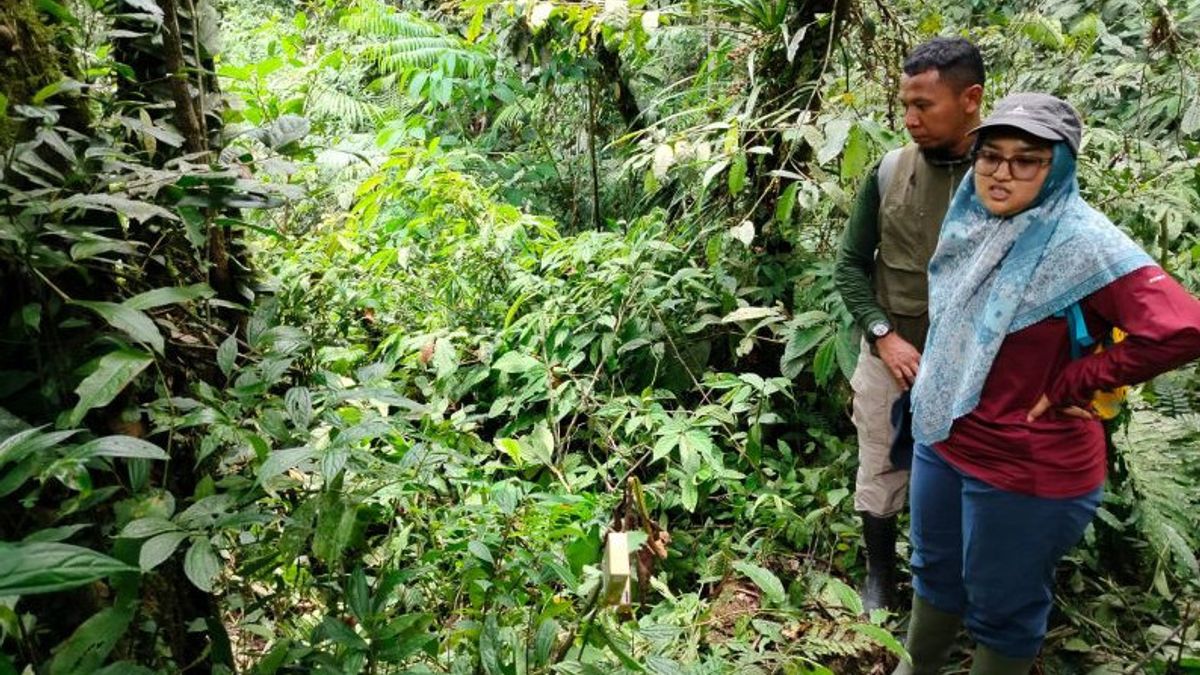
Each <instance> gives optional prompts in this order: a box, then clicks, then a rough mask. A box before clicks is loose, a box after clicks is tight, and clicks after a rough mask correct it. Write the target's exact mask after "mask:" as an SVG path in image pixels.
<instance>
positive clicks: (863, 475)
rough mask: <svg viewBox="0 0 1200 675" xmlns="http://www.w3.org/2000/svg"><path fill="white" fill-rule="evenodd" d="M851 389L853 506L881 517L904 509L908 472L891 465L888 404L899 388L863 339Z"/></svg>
mask: <svg viewBox="0 0 1200 675" xmlns="http://www.w3.org/2000/svg"><path fill="white" fill-rule="evenodd" d="M850 387H851V389H853V390H854V409H853V413H852V415H851V419H852V420H854V426H855V427H856V428H857V429H858V476H857V477H856V479H855V483H854V508H855V510H857V511H866V512H867V513H869V514H871V515H873V516H878V517H883V516H890V515H892V514H893V513H896V512H897V511H899V510H900V509H902V508H904V502H905V499H906V498H907V496H908V471H906V470H904V469H897V468H895V467H893V466H892V463H891V460H890V459H889V455H890V454H891V449H892V436H893V434H894V429H893V428H892V404H893V403H895V402H896V399H898V398H900V394H901V390H900V387H899V386H897V384H896V381H895V380H894V379H892V375H891V373H890V372H889V371H888V368H887V365H885V364H884V363H883V360H882V359H880V358H879V357H878V356H875V355H874V354H872V353H871V348H870V346H869V345H868V344H867V343H866V342H865V341H864V342H863V344H862V347H861V349H860V350H859V356H858V365H857V367H855V369H854V375H853V376H852V377H851V378H850Z"/></svg>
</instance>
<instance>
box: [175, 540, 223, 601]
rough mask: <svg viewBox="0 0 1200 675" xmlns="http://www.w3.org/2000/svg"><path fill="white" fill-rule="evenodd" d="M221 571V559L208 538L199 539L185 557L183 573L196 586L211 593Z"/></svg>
mask: <svg viewBox="0 0 1200 675" xmlns="http://www.w3.org/2000/svg"><path fill="white" fill-rule="evenodd" d="M220 572H221V559H220V558H218V557H217V552H216V551H215V550H213V547H212V544H211V543H210V542H209V541H208V540H207V539H197V540H196V541H195V542H193V543H192V547H191V548H189V549H188V552H187V555H185V556H184V557H183V573H184V574H186V575H187V578H188V580H190V581H191V582H192V583H193V584H195V585H196V588H199V589H200V590H202V591H204V592H206V593H211V592H212V589H213V584H214V583H215V582H216V580H217V574H219V573H220Z"/></svg>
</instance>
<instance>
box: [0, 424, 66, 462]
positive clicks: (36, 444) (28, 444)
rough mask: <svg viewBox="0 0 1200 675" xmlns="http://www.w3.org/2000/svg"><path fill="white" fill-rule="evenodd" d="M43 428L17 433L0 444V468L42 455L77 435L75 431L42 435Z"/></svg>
mask: <svg viewBox="0 0 1200 675" xmlns="http://www.w3.org/2000/svg"><path fill="white" fill-rule="evenodd" d="M44 428H45V427H37V428H34V429H26V430H24V431H20V432H17V433H15V434H13V435H12V436H9V437H8V438H6V439H4V441H3V442H0V466H3V465H5V464H8V463H10V462H19V461H21V460H23V459H25V458H26V457H28V456H30V455H36V454H41V453H44V452H45V451H47V450H49V449H50V448H53V447H55V446H57V445H58V444H59V443H62V442H63V441H65V440H67V439H68V438H70V437H72V436H74V435H75V434H77V433H79V430H77V429H70V430H67V431H52V432H50V433H42V429H44Z"/></svg>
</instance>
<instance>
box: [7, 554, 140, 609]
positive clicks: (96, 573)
mask: <svg viewBox="0 0 1200 675" xmlns="http://www.w3.org/2000/svg"><path fill="white" fill-rule="evenodd" d="M136 571H137V568H136V567H130V566H129V565H126V564H125V563H123V562H121V561H120V560H116V559H114V558H110V557H108V556H106V555H104V554H102V553H97V552H95V551H93V550H91V549H87V548H83V547H81V546H72V545H71V544H58V543H50V542H21V543H15V544H14V543H9V542H0V596H3V595H34V594H37V593H54V592H57V591H63V590H67V589H69V588H76V587H78V586H82V585H84V584H88V583H91V582H93V581H95V580H96V579H101V578H104V577H106V576H108V575H110V574H116V573H118V572H136Z"/></svg>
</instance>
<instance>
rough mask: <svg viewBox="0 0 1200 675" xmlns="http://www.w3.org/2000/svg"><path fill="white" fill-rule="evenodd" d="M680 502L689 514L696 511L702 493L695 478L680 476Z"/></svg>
mask: <svg viewBox="0 0 1200 675" xmlns="http://www.w3.org/2000/svg"><path fill="white" fill-rule="evenodd" d="M679 501H680V503H681V504H682V505H683V508H684V509H685V510H686V511H687V512H688V513H694V512H695V511H696V504H697V503H698V502H699V501H700V493H699V490H697V489H696V477H695V476H680V478H679Z"/></svg>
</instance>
